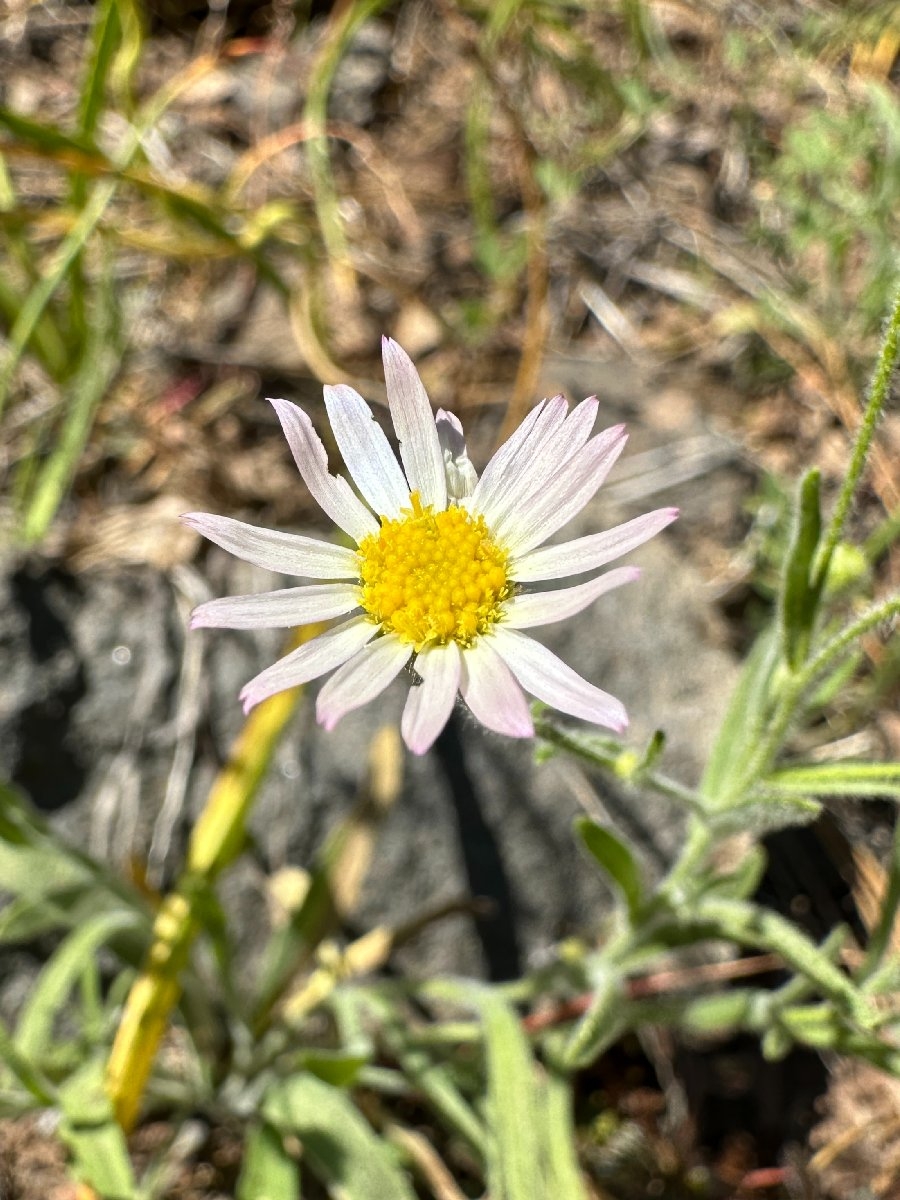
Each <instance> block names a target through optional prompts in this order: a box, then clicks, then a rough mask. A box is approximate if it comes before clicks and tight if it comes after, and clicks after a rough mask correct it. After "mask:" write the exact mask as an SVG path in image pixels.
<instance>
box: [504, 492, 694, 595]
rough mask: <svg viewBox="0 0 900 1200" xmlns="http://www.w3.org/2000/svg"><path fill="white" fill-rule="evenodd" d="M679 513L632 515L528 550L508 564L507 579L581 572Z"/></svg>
mask: <svg viewBox="0 0 900 1200" xmlns="http://www.w3.org/2000/svg"><path fill="white" fill-rule="evenodd" d="M677 516H678V509H677V508H657V509H655V510H654V511H653V512H649V513H645V514H644V515H643V516H640V517H635V518H634V519H633V520H631V521H626V522H625V523H624V524H622V525H616V526H615V528H614V529H605V530H604V531H603V532H602V533H590V534H588V535H587V537H581V538H575V539H574V540H573V541H571V542H561V543H560V544H559V545H558V546H544V547H543V548H542V549H540V550H530V551H528V552H527V553H526V554H523V555H522V556H521V558H518V559H515V560H514V561H513V562H512V564H511V565H510V569H509V573H510V578H511V579H513V580H515V582H516V583H531V582H533V581H535V580H538V579H564V578H566V576H568V575H583V574H584V572H585V571H594V570H596V568H597V567H603V566H605V565H606V564H607V563H608V562H612V561H613V559H616V558H621V557H622V555H623V554H628V553H629V552H630V551H632V550H634V549H636V548H637V547H638V546H642V545H643V544H644V542H646V541H649V540H650V538H652V537H653V536H654V535H655V534H657V533H659V531H660V530H661V529H665V527H666V526H667V525H671V523H672V522H673V521H674V520H675V518H676V517H677Z"/></svg>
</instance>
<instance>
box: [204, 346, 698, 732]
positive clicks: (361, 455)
mask: <svg viewBox="0 0 900 1200" xmlns="http://www.w3.org/2000/svg"><path fill="white" fill-rule="evenodd" d="M383 352H384V369H385V379H386V382H387V394H388V403H389V405H390V411H391V417H392V420H393V423H394V429H395V431H396V434H397V438H398V441H399V450H400V462H398V461H397V458H396V456H395V455H394V452H393V451H392V450H391V447H390V445H389V443H388V440H387V438H386V436H385V434H384V433H383V431H382V429H381V427H380V426H379V425H378V424H377V423H376V421H375V420H374V418H373V416H372V412H371V410H370V408H369V406H368V405H367V404H366V402H365V401H364V400H363V398H362V397H361V396H360V395H359V394H358V393H357V392H355V391H354V390H353V388H350V387H346V386H344V385H341V386H338V387H326V388H325V407H326V409H327V411H328V417H329V420H330V421H331V427H332V431H333V433H334V438H335V441H336V442H337V445H338V448H339V449H340V451H341V454H342V455H343V459H344V462H345V464H346V467H347V470H348V472H349V473H350V476H351V478H352V480H353V482H354V483H355V485H356V488H357V489H358V491H359V495H357V493H356V492H355V491H354V490H353V488H352V487H351V486H350V484H349V483H348V482H347V480H346V479H344V478H343V477H342V476H336V475H332V474H330V473H329V470H328V461H327V457H326V453H325V448H324V446H323V445H322V442H321V441H320V439H319V437H318V436H317V434H316V433H315V430H314V429H313V426H312V423H311V422H310V420H309V418H308V417H307V416H306V414H305V413H304V412H303V411H302V410H301V409H299V408H297V407H296V405H294V404H290V403H289V402H288V401H286V400H273V401H272V402H271V403H272V404H273V406H274V408H275V411H276V412H277V414H278V417H279V420H280V421H281V425H282V428H283V429H284V433H285V436H286V438H287V440H288V444H289V446H290V448H291V451H292V453H293V455H294V460H295V461H296V463H297V466H298V468H299V470H300V474H301V475H302V476H303V479H304V481H305V483H306V486H307V487H308V488H309V490H310V492H311V493H312V495H313V497H314V498H315V500H316V501H317V502H318V504H319V505H320V507H321V508H322V509H323V510H324V512H326V513H327V514H328V516H329V517H331V519H332V521H334V523H335V524H336V525H337V526H339V528H341V529H342V530H343V531H344V532H345V533H346V534H348V535H349V537H350V538H351V539H352V540H353V542H354V543H355V547H356V548H355V549H352V550H351V549H349V548H347V547H345V546H338V545H334V544H333V543H330V542H324V541H319V540H318V539H315V538H309V537H302V536H300V535H296V534H289V533H278V532H274V531H271V530H267V529H258V528H256V527H254V526H252V525H245V524H244V523H243V522H241V521H234V520H231V519H230V518H228V517H217V516H212V515H210V514H208V513H188V514H187V515H186V516H184V517H183V518H182V520H183V521H184V522H185V523H186V524H187V525H190V526H191V527H192V528H194V529H196V530H197V531H198V532H199V533H201V534H203V535H204V537H207V538H209V539H210V541H213V542H215V543H216V544H217V545H219V546H222V547H223V548H224V549H226V550H228V551H230V552H231V553H232V554H236V555H237V556H238V557H239V558H243V559H246V560H247V561H248V562H251V563H255V564H257V565H258V566H263V567H268V568H269V569H270V570H273V571H279V572H282V573H283V574H286V575H296V576H299V577H302V578H306V579H316V580H326V581H327V582H320V583H308V584H305V585H303V586H302V587H295V588H286V589H282V590H279V591H275V592H266V593H263V594H262V595H254V596H229V597H225V598H223V599H221V600H211V601H209V602H208V603H206V604H201V605H200V606H199V607H198V608H196V609H195V610H194V613H193V616H192V620H191V624H192V627H194V628H197V627H203V626H216V627H224V628H231V629H253V628H287V627H291V626H296V625H305V624H308V623H310V622H314V621H327V620H331V619H333V618H343V619H342V620H340V621H339V622H338V623H337V624H335V625H333V626H332V627H331V628H330V629H328V630H327V631H326V632H325V633H322V634H320V635H319V636H318V637H316V638H314V639H313V640H312V641H310V642H307V643H306V644H304V645H302V646H300V647H299V649H297V650H294V651H293V652H292V653H290V654H288V655H286V656H285V657H284V658H282V659H280V660H279V661H278V662H276V663H275V664H274V665H273V666H271V667H268V668H267V669H266V670H265V671H263V672H261V674H259V675H257V676H256V678H255V679H251V680H250V682H249V683H248V684H247V685H246V686H245V687H244V689H243V690H242V692H241V699H242V701H243V703H244V710H245V711H249V710H250V709H251V708H252V707H253V706H254V705H256V704H259V702H260V701H261V700H264V699H266V697H268V696H271V695H273V694H274V693H275V692H280V691H282V690H283V689H285V688H289V687H294V686H296V685H297V684H301V683H306V682H308V681H309V680H311V679H317V678H319V677H320V676H322V675H325V674H327V673H328V672H329V671H333V672H334V674H333V675H332V676H331V678H330V679H329V680H328V681H327V682H326V683H325V684H324V686H323V687H322V689H321V690H320V692H319V696H318V701H317V704H316V711H317V715H318V719H319V721H320V722H321V723H322V724H323V725H324V726H325V727H326V728H327V729H332V728H334V726H335V725H336V724H337V722H338V721H339V720H340V719H341V717H343V716H344V715H345V714H346V713H348V712H350V711H351V710H352V709H354V708H358V707H360V706H361V705H363V704H366V703H367V702H368V701H369V700H372V699H373V698H374V697H375V696H377V695H379V694H380V693H381V692H382V691H383V690H384V689H385V688H386V687H387V685H388V684H389V683H390V682H391V680H393V679H394V677H395V676H397V675H399V673H400V672H401V671H402V670H403V668H404V667H407V666H410V665H411V666H412V668H413V671H414V672H415V683H414V685H413V686H412V687H411V688H410V691H409V696H408V698H407V701H406V707H405V708H404V711H403V719H402V726H401V727H402V732H403V737H404V740H405V741H406V744H407V745H408V746H409V748H410V749H411V750H413V751H414V752H415V753H417V754H421V753H423V752H424V751H425V750H427V749H428V747H429V746H430V745H431V744H432V742H433V741H434V739H435V738H436V737H437V735H438V734H439V733H440V731H441V729H442V728H443V727H444V725H445V723H446V721H447V718H448V717H449V715H450V712H451V710H452V708H453V705H454V704H455V702H456V696H457V693H460V694H461V695H462V698H463V700H464V701H465V703H466V704H467V705H468V707H469V709H470V710H471V711H472V712H473V713H474V714H475V716H476V717H477V718H478V720H479V721H481V722H482V724H484V725H486V726H487V727H488V728H489V729H492V730H495V731H496V732H498V733H505V734H508V735H510V736H512V737H529V736H531V735H532V734H533V732H534V728H533V725H532V721H531V715H530V712H529V709H528V703H527V701H526V698H525V692H529V693H530V694H531V695H533V696H536V697H537V698H538V699H539V700H542V701H544V702H545V703H546V704H549V705H551V706H552V707H554V708H557V709H560V710H561V711H562V712H565V713H569V714H570V715H572V716H575V717H581V718H582V719H584V720H587V721H592V722H594V723H595V724H598V725H603V726H606V727H607V728H609V729H614V730H616V731H621V730H623V729H624V728H625V727H626V725H627V724H628V718H627V716H626V714H625V709H624V708H623V707H622V704H621V703H620V702H619V701H618V700H617V699H616V698H615V697H614V696H610V695H608V694H607V693H606V692H603V691H601V690H600V689H599V688H597V687H595V686H594V685H593V684H591V683H588V682H587V680H585V679H582V678H581V676H580V675H577V674H576V673H575V672H574V671H573V670H572V669H571V668H570V667H568V666H566V664H565V663H564V662H562V661H561V659H559V658H557V656H556V655H555V654H553V653H552V652H551V651H550V650H548V649H547V648H546V647H545V646H543V645H541V643H540V642H537V641H534V640H533V639H532V638H530V637H528V636H527V635H526V634H524V633H523V632H522V630H525V629H530V628H532V627H534V626H537V625H546V624H549V623H550V622H552V621H560V620H563V619H564V618H566V617H570V616H573V615H574V614H575V613H577V612H580V611H581V610H582V609H583V608H586V607H587V606H588V605H589V604H590V603H591V602H592V601H594V600H596V599H597V597H599V596H602V595H603V594H604V593H605V592H608V591H611V590H612V589H613V588H616V587H619V586H621V585H622V584H624V583H628V582H630V581H631V580H633V579H636V578H637V576H638V571H637V569H636V568H634V567H620V568H618V569H616V570H613V571H608V572H606V573H605V574H601V575H595V576H594V577H592V578H590V579H588V580H587V582H584V583H578V584H575V585H573V586H567V587H561V588H554V589H551V590H540V591H536V590H534V588H533V587H532V586H531V585H533V584H535V583H537V582H541V581H545V580H556V579H566V578H568V577H570V576H577V575H585V574H587V573H589V572H594V571H596V569H597V568H598V567H602V566H604V565H605V564H606V563H609V562H611V561H612V560H613V559H615V558H619V557H620V556H621V555H623V554H626V553H627V552H628V551H630V550H633V549H634V548H635V547H636V546H639V545H641V544H642V543H643V542H645V541H647V540H648V539H649V538H651V537H653V535H654V534H656V533H658V532H659V531H660V530H661V529H663V528H665V526H666V525H668V524H669V523H670V522H671V521H673V520H674V519H675V517H676V516H677V515H678V510H677V509H674V508H661V509H657V510H656V511H655V512H651V513H647V514H646V515H645V516H641V517H636V518H635V519H634V520H632V521H627V522H626V523H625V524H623V525H619V526H617V527H616V528H614V529H609V530H606V531H605V532H602V533H595V534H590V535H588V536H587V537H580V538H576V539H575V540H574V541H569V542H561V543H558V544H556V545H552V546H543V545H542V544H543V543H544V542H546V541H547V539H548V538H550V537H552V536H553V534H554V533H556V532H557V530H559V529H561V528H562V526H563V525H565V524H566V523H567V522H568V521H569V520H570V519H571V518H572V517H574V516H575V515H576V514H577V513H579V512H580V511H581V509H582V508H584V506H585V505H586V504H587V503H588V501H589V500H590V499H591V498H592V496H593V495H594V493H595V492H596V491H597V489H598V488H599V487H600V485H601V484H602V483H603V481H604V479H605V478H606V476H607V474H608V473H609V471H610V469H611V467H612V466H613V464H614V463H615V461H616V459H617V458H618V457H619V454H620V453H621V451H622V449H623V447H624V445H625V431H624V429H623V427H622V426H621V425H617V426H614V427H613V428H611V429H606V430H603V431H602V432H600V433H597V434H595V435H594V436H591V432H592V428H593V424H594V417H595V415H596V411H597V400H596V399H595V398H594V397H591V398H589V399H587V400H584V401H582V403H581V404H579V405H577V406H576V407H575V408H574V409H573V410H572V411H571V412H569V411H568V405H567V403H566V401H565V399H564V398H563V397H562V396H554V397H553V398H552V399H551V400H543V401H541V403H540V404H538V405H537V406H536V407H535V408H533V409H532V410H531V412H530V413H529V414H528V416H527V417H526V418H525V420H524V421H523V422H522V424H521V425H520V426H519V428H518V429H517V430H516V432H515V433H514V434H513V435H512V437H510V439H509V440H508V441H507V442H505V443H504V444H503V445H502V446H501V447H500V449H499V450H498V451H497V452H496V454H495V455H494V456H493V458H492V459H491V460H490V462H489V463H488V464H487V466H486V467H485V470H484V473H483V474H482V476H481V478H480V479H479V478H478V476H477V474H476V472H475V469H474V467H473V466H472V464H471V462H470V461H469V457H468V454H467V453H466V444H465V439H464V437H463V431H462V426H461V425H460V423H459V421H458V420H457V418H456V417H455V416H453V414H452V413H448V412H444V411H443V410H441V409H439V410H438V412H437V414H433V413H432V410H431V404H430V402H429V400H428V396H427V394H426V392H425V388H424V387H423V385H422V381H421V380H420V379H419V376H418V373H417V372H416V369H415V367H414V366H413V364H412V362H411V361H410V359H409V358H408V357H407V355H406V354H405V353H404V351H403V350H401V348H400V347H399V346H398V345H397V343H396V342H393V341H391V340H390V339H389V338H385V339H384V342H383ZM401 464H402V466H401Z"/></svg>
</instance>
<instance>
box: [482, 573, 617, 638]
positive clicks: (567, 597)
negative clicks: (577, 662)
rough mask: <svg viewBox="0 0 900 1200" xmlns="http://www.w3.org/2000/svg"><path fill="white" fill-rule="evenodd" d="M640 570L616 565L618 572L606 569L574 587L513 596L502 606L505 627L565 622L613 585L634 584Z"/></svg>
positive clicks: (530, 626) (512, 627)
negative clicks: (602, 573) (603, 573)
mask: <svg viewBox="0 0 900 1200" xmlns="http://www.w3.org/2000/svg"><path fill="white" fill-rule="evenodd" d="M640 573H641V572H640V569H639V568H638V567H617V568H616V570H615V571H607V572H606V574H605V575H598V576H597V578H596V579H590V580H588V582H587V583H579V584H576V585H575V587H569V588H554V589H553V591H548V592H533V593H532V594H531V595H527V596H513V598H512V599H511V600H507V602H506V604H505V605H504V606H503V626H504V628H506V629H533V628H534V627H535V626H536V625H551V624H552V623H553V622H554V621H564V620H566V618H567V617H574V616H575V614H576V613H580V612H581V611H582V609H585V608H587V606H588V605H589V604H593V603H594V601H595V600H597V599H599V597H600V596H604V595H605V594H606V593H607V592H611V591H612V590H613V589H614V588H617V587H621V586H622V585H623V584H625V583H631V582H632V581H633V580H635V579H637V578H638V577H639V576H640Z"/></svg>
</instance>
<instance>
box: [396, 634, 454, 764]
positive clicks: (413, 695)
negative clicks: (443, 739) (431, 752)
mask: <svg viewBox="0 0 900 1200" xmlns="http://www.w3.org/2000/svg"><path fill="white" fill-rule="evenodd" d="M415 666H416V671H417V672H418V673H419V675H421V677H422V682H421V683H420V684H419V686H418V687H413V688H410V689H409V695H408V696H407V698H406V705H405V707H404V709H403V719H402V720H401V722H400V732H401V733H402V734H403V740H404V742H406V744H407V746H409V748H410V750H412V752H413V754H424V753H425V751H426V750H428V749H429V748H430V747H431V745H432V744H433V743H434V739H435V738H436V737H437V735H438V734H439V733H440V732H441V730H442V729H443V728H444V726H445V725H446V724H447V718H448V717H449V716H450V713H451V712H452V711H453V705H454V703H455V701H456V693H457V691H458V689H459V676H460V670H461V660H460V653H459V647H458V646H457V644H456V642H448V643H447V645H446V646H432V647H430V648H429V649H426V650H423V651H422V652H421V654H419V655H417V656H416V663H415Z"/></svg>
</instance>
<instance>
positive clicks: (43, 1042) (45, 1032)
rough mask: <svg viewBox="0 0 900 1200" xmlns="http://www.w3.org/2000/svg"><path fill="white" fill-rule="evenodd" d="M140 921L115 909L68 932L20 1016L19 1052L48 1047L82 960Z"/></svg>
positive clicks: (29, 1054)
mask: <svg viewBox="0 0 900 1200" xmlns="http://www.w3.org/2000/svg"><path fill="white" fill-rule="evenodd" d="M140 924H141V920H140V917H139V916H138V915H137V914H136V913H133V912H129V911H127V910H117V911H113V912H106V913H99V914H98V915H97V916H95V917H93V918H91V919H89V920H87V921H85V923H84V924H83V925H81V926H79V928H78V929H76V930H75V931H74V932H73V933H70V934H69V936H68V937H67V938H66V939H65V941H64V942H63V943H62V944H61V945H60V946H59V947H58V948H57V950H56V952H55V953H54V954H53V956H52V958H51V959H50V961H49V962H48V963H47V965H46V966H45V967H44V969H43V971H41V974H40V976H39V977H38V980H37V983H36V984H35V985H34V987H33V988H32V990H31V994H30V995H29V997H28V1000H27V1002H26V1004H25V1007H24V1008H23V1010H22V1014H21V1016H20V1017H19V1023H18V1025H17V1027H16V1035H15V1041H16V1047H17V1048H18V1050H19V1052H20V1053H21V1054H23V1055H25V1056H26V1057H32V1058H33V1057H35V1056H37V1055H39V1054H40V1053H41V1052H43V1051H44V1050H46V1049H47V1048H48V1047H49V1046H50V1044H51V1042H52V1040H53V1038H52V1035H53V1022H54V1020H55V1018H56V1014H57V1013H58V1012H59V1010H60V1009H61V1008H62V1007H63V1005H64V1004H65V1003H66V1001H67V1000H68V997H69V993H70V992H71V990H72V988H73V986H74V985H75V983H76V981H77V980H78V978H79V977H80V975H81V973H82V971H83V970H84V967H85V962H89V961H90V959H91V958H92V956H93V955H94V954H96V952H97V950H99V948H100V947H101V946H102V945H104V944H105V943H106V942H108V941H109V940H110V938H111V937H113V936H114V935H115V934H117V933H120V932H122V931H123V930H133V929H135V928H136V927H138V926H139V925H140Z"/></svg>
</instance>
